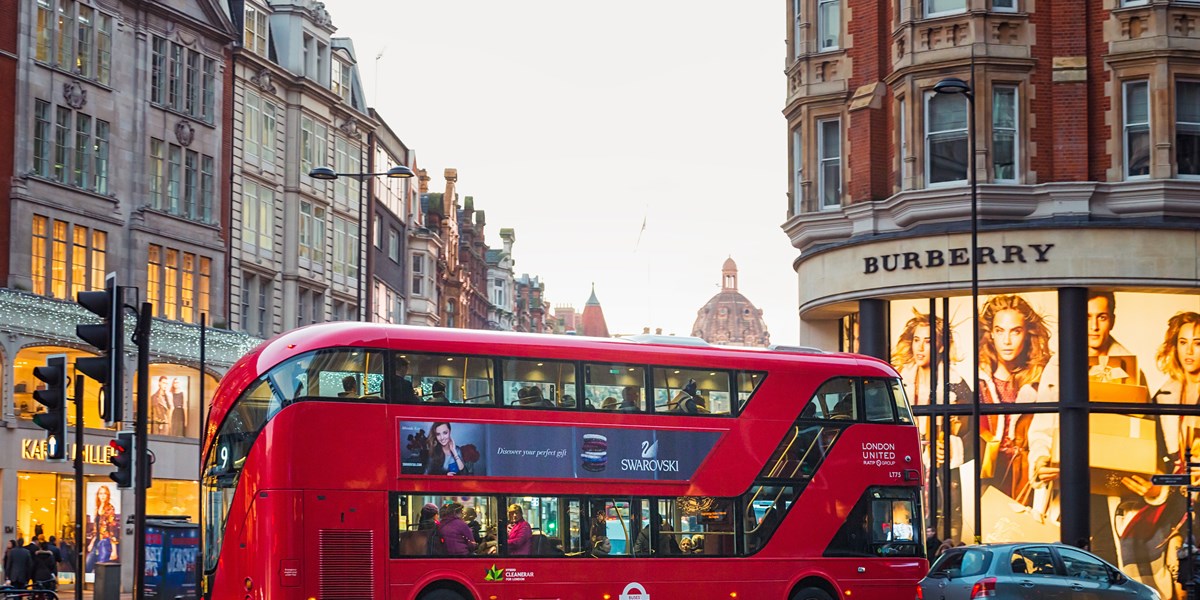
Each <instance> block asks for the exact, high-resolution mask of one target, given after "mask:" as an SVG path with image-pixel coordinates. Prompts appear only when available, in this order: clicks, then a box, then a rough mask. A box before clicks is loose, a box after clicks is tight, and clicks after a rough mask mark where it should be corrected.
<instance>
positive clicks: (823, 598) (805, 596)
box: [791, 587, 832, 600]
mask: <svg viewBox="0 0 1200 600" xmlns="http://www.w3.org/2000/svg"><path fill="white" fill-rule="evenodd" d="M791 600H832V598H830V597H829V594H828V593H827V592H826V591H825V590H823V589H821V588H813V587H810V588H804V589H802V590H800V591H798V592H796V593H795V594H792V598H791Z"/></svg>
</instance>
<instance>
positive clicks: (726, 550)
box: [658, 496, 735, 556]
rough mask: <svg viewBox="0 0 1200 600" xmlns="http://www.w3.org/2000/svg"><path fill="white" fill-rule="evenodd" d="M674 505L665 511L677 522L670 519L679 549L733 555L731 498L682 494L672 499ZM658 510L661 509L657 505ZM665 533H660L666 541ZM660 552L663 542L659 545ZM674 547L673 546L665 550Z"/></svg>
mask: <svg viewBox="0 0 1200 600" xmlns="http://www.w3.org/2000/svg"><path fill="white" fill-rule="evenodd" d="M672 504H674V507H673V509H671V511H669V512H668V513H666V514H667V515H670V516H671V518H672V519H674V520H677V521H678V524H677V525H676V523H675V522H672V521H671V520H669V519H664V522H667V523H669V524H670V526H671V527H672V529H673V532H674V533H675V534H677V543H678V545H679V548H678V550H679V552H680V553H686V554H703V555H706V556H733V555H734V536H735V532H734V518H733V516H734V508H733V505H734V502H733V499H732V498H714V497H711V496H685V497H681V498H675V499H673V502H672ZM659 512H660V514H662V513H663V510H662V509H661V508H660V509H659ZM666 537H667V536H664V535H660V540H663V541H665V539H664V538H666ZM658 551H659V552H662V545H661V544H660V546H659V550H658ZM671 551H674V548H671V549H670V550H668V552H671Z"/></svg>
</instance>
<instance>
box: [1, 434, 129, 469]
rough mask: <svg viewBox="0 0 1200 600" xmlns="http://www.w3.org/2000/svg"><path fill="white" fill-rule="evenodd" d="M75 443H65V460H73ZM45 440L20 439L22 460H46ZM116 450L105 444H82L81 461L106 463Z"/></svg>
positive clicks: (96, 463)
mask: <svg viewBox="0 0 1200 600" xmlns="http://www.w3.org/2000/svg"><path fill="white" fill-rule="evenodd" d="M75 448H76V446H75V444H67V460H75ZM46 451H47V449H46V440H33V439H28V438H26V439H23V440H21V458H22V459H24V460H46ZM116 453H117V452H116V450H113V449H112V447H110V446H108V445H107V444H105V445H103V446H101V445H98V444H84V445H83V462H85V463H87V464H89V465H108V464H111V463H109V462H108V458H109V457H110V456H113V455H115V454H116Z"/></svg>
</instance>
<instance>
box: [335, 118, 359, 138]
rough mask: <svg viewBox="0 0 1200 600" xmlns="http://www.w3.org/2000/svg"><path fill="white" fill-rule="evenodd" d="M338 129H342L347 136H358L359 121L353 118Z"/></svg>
mask: <svg viewBox="0 0 1200 600" xmlns="http://www.w3.org/2000/svg"><path fill="white" fill-rule="evenodd" d="M338 129H341V130H342V131H343V132H344V133H346V134H347V135H358V121H356V120H354V118H353V117H351V118H347V119H346V120H345V121H342V123H341V124H340V125H338Z"/></svg>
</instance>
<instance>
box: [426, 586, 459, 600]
mask: <svg viewBox="0 0 1200 600" xmlns="http://www.w3.org/2000/svg"><path fill="white" fill-rule="evenodd" d="M420 600H467V599H466V598H463V596H462V594H459V593H458V592H456V591H454V590H448V589H445V588H441V589H437V590H430V591H428V592H425V593H424V594H421V598H420Z"/></svg>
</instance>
